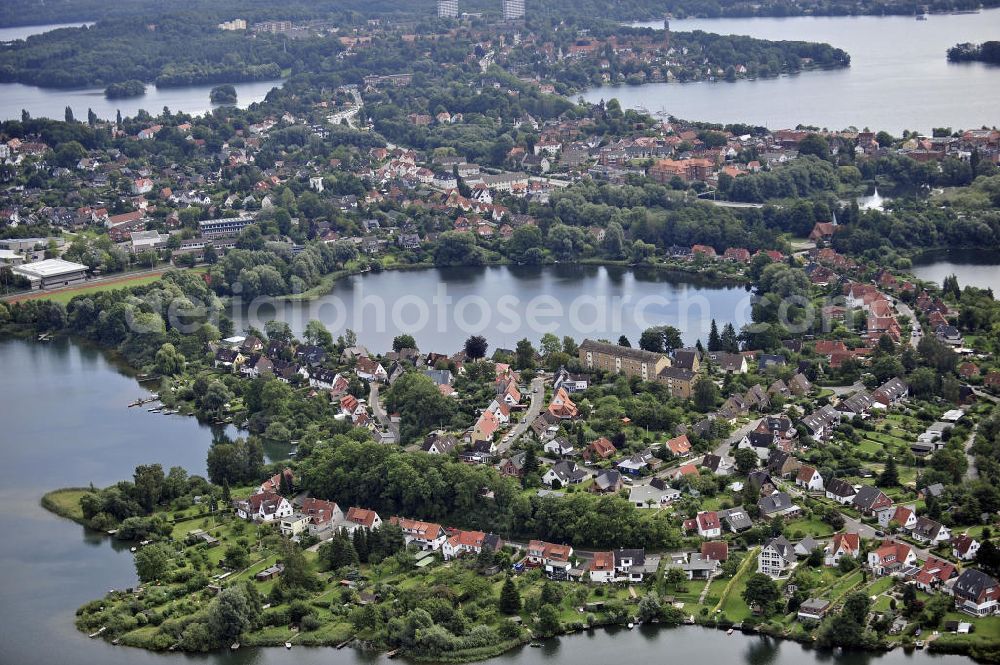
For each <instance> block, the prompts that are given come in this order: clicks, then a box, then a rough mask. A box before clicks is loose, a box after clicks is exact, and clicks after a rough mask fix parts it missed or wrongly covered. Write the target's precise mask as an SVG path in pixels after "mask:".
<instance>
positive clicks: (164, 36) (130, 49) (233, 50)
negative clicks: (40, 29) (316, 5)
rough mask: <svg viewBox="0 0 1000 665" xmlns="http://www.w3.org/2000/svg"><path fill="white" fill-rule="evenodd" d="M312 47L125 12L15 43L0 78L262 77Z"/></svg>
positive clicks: (49, 82)
mask: <svg viewBox="0 0 1000 665" xmlns="http://www.w3.org/2000/svg"><path fill="white" fill-rule="evenodd" d="M306 41H308V40H306ZM304 46H305V45H304V44H300V43H299V42H297V41H293V42H291V43H290V44H288V45H287V46H286V44H285V40H284V39H283V38H281V37H277V36H272V35H257V36H256V37H252V38H251V37H248V36H246V35H243V34H238V33H234V32H223V31H220V30H218V29H217V28H215V27H214V26H210V25H206V24H204V23H202V22H199V21H193V20H191V17H189V16H183V15H178V16H171V17H163V18H161V19H158V20H157V22H156V23H155V25H154V24H151V23H149V22H148V21H147V20H145V19H139V18H122V19H114V20H109V21H102V22H101V23H99V24H97V25H94V26H91V27H89V28H76V29H68V30H57V31H54V32H51V33H46V34H43V35H36V36H34V37H30V38H28V39H27V40H26V41H20V42H15V43H14V44H13V45H12V46H10V47H8V48H6V49H3V50H2V51H0V81H3V82H18V83H27V84H32V85H40V86H44V87H54V88H75V87H85V86H107V85H109V84H112V83H124V82H126V81H130V80H140V81H155V82H156V84H157V85H158V86H180V85H189V84H192V83H235V82H240V81H261V80H269V79H275V78H278V77H280V76H281V70H282V68H285V67H289V66H291V64H292V63H293V62H294V61H295V58H296V53H297V49H298V48H304ZM330 48H333V46H332V45H331V46H330Z"/></svg>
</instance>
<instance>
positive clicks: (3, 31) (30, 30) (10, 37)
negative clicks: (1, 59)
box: [0, 21, 94, 43]
mask: <svg viewBox="0 0 1000 665" xmlns="http://www.w3.org/2000/svg"><path fill="white" fill-rule="evenodd" d="M87 25H94V24H93V23H88V22H84V21H81V22H80V23H49V24H47V25H22V26H18V27H16V28H0V43H2V42H12V41H14V40H15V39H27V38H28V37H31V36H32V35H41V34H44V33H46V32H52V31H53V30H59V29H60V28H82V27H84V26H87Z"/></svg>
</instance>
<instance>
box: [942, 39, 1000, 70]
mask: <svg viewBox="0 0 1000 665" xmlns="http://www.w3.org/2000/svg"><path fill="white" fill-rule="evenodd" d="M948 61H949V62H985V63H988V64H991V65H1000V41H991V42H983V43H982V44H973V43H972V42H965V43H964V44H955V45H954V46H952V47H951V48H950V49H948Z"/></svg>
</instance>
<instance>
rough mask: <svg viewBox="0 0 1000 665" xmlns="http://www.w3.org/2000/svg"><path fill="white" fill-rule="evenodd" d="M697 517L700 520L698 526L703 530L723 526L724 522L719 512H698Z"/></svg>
mask: <svg viewBox="0 0 1000 665" xmlns="http://www.w3.org/2000/svg"><path fill="white" fill-rule="evenodd" d="M695 519H696V520H697V521H698V528H699V529H700V530H702V531H709V530H711V529H721V528H722V523H721V522H720V521H719V514H718V513H716V512H714V511H707V512H701V513H698V515H697V516H696V517H695Z"/></svg>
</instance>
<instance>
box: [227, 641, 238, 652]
mask: <svg viewBox="0 0 1000 665" xmlns="http://www.w3.org/2000/svg"><path fill="white" fill-rule="evenodd" d="M229 648H230V649H231V650H233V651H236V650H237V649H239V648H240V643H239V642H233V643H232V644H230V645H229Z"/></svg>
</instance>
